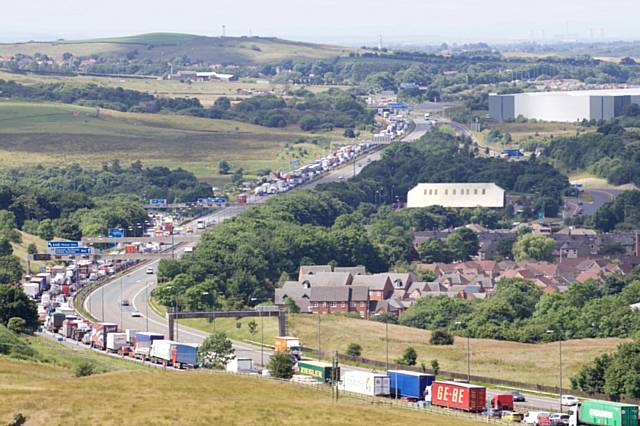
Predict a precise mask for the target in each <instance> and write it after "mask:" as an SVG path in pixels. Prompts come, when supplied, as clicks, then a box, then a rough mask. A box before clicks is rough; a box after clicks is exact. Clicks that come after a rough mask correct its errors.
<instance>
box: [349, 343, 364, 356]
mask: <svg viewBox="0 0 640 426" xmlns="http://www.w3.org/2000/svg"><path fill="white" fill-rule="evenodd" d="M347 355H350V356H361V355H362V346H360V345H359V344H357V343H349V346H348V347H347Z"/></svg>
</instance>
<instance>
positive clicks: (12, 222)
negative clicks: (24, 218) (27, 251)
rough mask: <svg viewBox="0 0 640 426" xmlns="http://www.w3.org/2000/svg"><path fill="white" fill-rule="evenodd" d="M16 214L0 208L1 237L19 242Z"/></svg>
mask: <svg viewBox="0 0 640 426" xmlns="http://www.w3.org/2000/svg"><path fill="white" fill-rule="evenodd" d="M16 227H17V226H16V216H15V214H13V212H11V211H9V210H0V238H3V239H7V240H9V241H13V242H14V243H17V242H19V241H20V234H19V233H18V232H17V231H16Z"/></svg>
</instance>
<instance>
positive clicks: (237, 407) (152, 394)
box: [0, 327, 475, 426]
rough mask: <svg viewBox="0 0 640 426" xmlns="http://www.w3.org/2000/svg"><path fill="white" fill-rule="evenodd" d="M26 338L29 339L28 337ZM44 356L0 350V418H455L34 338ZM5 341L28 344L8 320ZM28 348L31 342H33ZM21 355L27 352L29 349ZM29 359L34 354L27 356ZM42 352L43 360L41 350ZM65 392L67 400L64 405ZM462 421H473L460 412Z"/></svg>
mask: <svg viewBox="0 0 640 426" xmlns="http://www.w3.org/2000/svg"><path fill="white" fill-rule="evenodd" d="M20 340H22V339H20ZM28 340H29V344H28V345H26V346H27V347H35V349H37V350H38V353H40V355H41V356H42V360H40V362H35V361H33V360H31V359H23V360H18V359H14V358H10V357H8V356H3V355H0V377H1V378H2V382H1V383H2V385H0V423H1V424H7V423H8V422H9V421H10V420H11V419H13V418H14V416H15V415H16V414H18V413H21V414H22V415H23V416H26V418H27V424H44V423H46V424H50V425H69V424H101V425H116V424H118V425H119V424H122V419H123V418H126V419H127V423H128V424H154V425H165V424H166V425H169V424H190V425H196V424H202V425H210V424H224V425H237V424H243V425H246V424H270V425H273V424H285V425H286V424H291V425H298V424H309V425H338V424H341V425H342V424H353V425H355V424H379V423H380V424H390V425H402V424H410V423H418V422H421V423H422V422H424V423H426V424H429V425H434V426H444V425H448V424H451V421H452V417H451V416H444V415H441V414H434V413H431V412H420V411H411V410H400V409H395V410H392V409H390V408H389V407H380V406H375V405H372V404H371V403H370V402H369V401H362V400H359V399H354V398H348V397H346V398H345V397H344V396H343V398H341V399H340V401H339V402H337V403H336V402H333V401H332V399H331V394H330V392H329V389H328V388H325V387H321V388H318V389H314V388H309V387H307V386H305V385H294V384H289V383H284V382H277V381H275V380H269V379H263V378H260V377H258V376H235V375H227V374H215V373H211V372H208V371H197V372H184V371H164V370H161V369H153V368H147V367H143V366H141V365H139V364H136V363H133V362H127V361H121V360H119V359H116V358H112V357H107V356H104V355H100V354H97V353H95V352H92V351H86V350H82V349H77V348H74V347H73V346H69V347H66V346H63V345H61V344H58V343H55V342H53V341H51V340H49V339H47V338H41V337H33V338H29V339H28ZM0 342H5V343H12V344H20V343H19V342H20V341H19V340H16V338H15V337H12V335H10V334H8V332H7V331H6V329H4V328H2V327H0ZM25 350H28V349H25ZM20 357H21V358H25V353H24V351H23V353H22V355H20ZM27 358H31V357H30V356H27ZM34 359H38V358H37V357H36V358H34ZM80 361H91V362H92V363H93V364H94V365H95V367H96V372H97V373H98V374H94V375H91V376H87V377H75V376H74V374H73V367H74V366H75V365H77V363H78V362H80ZM61 398H64V404H61V403H60V401H61ZM455 422H456V424H460V425H472V424H475V423H474V422H472V421H471V420H467V419H464V418H459V417H457V418H456V420H455Z"/></svg>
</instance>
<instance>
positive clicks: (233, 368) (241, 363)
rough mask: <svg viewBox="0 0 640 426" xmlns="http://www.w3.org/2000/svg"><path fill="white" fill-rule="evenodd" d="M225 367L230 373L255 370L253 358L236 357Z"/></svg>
mask: <svg viewBox="0 0 640 426" xmlns="http://www.w3.org/2000/svg"><path fill="white" fill-rule="evenodd" d="M225 369H226V370H227V371H228V372H229V373H252V372H254V371H255V370H254V367H253V360H252V359H251V358H238V357H235V358H233V359H232V360H231V361H229V363H228V364H227V365H226V367H225Z"/></svg>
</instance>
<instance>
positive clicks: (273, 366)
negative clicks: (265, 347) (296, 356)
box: [267, 351, 294, 379]
mask: <svg viewBox="0 0 640 426" xmlns="http://www.w3.org/2000/svg"><path fill="white" fill-rule="evenodd" d="M293 363H294V361H293V356H292V355H291V353H290V352H289V351H283V352H276V353H274V354H273V355H271V359H270V360H269V364H267V370H269V373H271V376H272V377H275V378H277V379H290V378H291V377H292V376H293Z"/></svg>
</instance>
